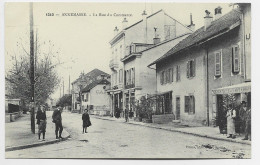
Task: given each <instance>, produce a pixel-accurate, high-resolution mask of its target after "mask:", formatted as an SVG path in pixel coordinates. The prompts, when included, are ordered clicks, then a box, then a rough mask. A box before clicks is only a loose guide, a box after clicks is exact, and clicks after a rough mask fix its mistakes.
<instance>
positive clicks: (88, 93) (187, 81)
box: [4, 2, 252, 159]
mask: <svg viewBox="0 0 260 165" xmlns="http://www.w3.org/2000/svg"><path fill="white" fill-rule="evenodd" d="M13 11H15V12H13ZM4 14H5V158H6V159H27V158H32V159H38V158H44V159H49V158H57V159H69V158H72V159H78V158H79V159H251V158H252V156H251V143H252V137H251V3H221V4H217V3H203V4H202V3H194V4H192V5H191V4H189V3H139V4H138V3H103V2H102V3H94V2H92V3H90V2H89V3H40V2H37V3H36V2H27V3H5V13H4ZM18 16H19V20H18V19H17V18H18Z"/></svg>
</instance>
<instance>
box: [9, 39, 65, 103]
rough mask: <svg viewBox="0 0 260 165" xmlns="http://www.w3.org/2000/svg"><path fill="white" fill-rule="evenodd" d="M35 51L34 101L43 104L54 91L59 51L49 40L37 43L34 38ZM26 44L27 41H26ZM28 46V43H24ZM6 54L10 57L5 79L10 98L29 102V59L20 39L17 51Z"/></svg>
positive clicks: (56, 83)
mask: <svg viewBox="0 0 260 165" xmlns="http://www.w3.org/2000/svg"><path fill="white" fill-rule="evenodd" d="M35 42H36V44H35V45H36V46H35V47H36V48H35V49H36V51H35V103H36V104H43V103H45V101H46V100H47V99H48V97H49V96H50V95H51V94H52V93H53V92H54V91H55V89H56V88H57V86H58V84H59V83H60V78H59V77H58V74H57V72H56V67H57V66H58V65H60V64H61V62H60V60H59V51H57V50H55V49H54V44H53V43H52V42H51V41H49V42H43V43H41V44H40V43H39V41H37V38H36V41H35ZM27 44H28V43H27ZM26 46H27V47H28V45H26ZM7 55H10V56H11V57H12V60H11V68H10V69H9V70H7V71H6V76H5V80H6V82H7V83H8V85H9V86H10V88H9V90H11V91H9V92H10V93H11V96H10V97H11V98H20V99H23V100H24V101H25V103H26V104H28V103H29V102H30V97H31V94H30V90H31V88H30V68H29V67H30V59H29V53H28V51H27V50H26V48H25V47H24V46H23V42H22V40H20V42H17V51H16V52H13V53H12V54H9V53H8V52H7Z"/></svg>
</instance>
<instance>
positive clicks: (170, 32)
mask: <svg viewBox="0 0 260 165" xmlns="http://www.w3.org/2000/svg"><path fill="white" fill-rule="evenodd" d="M175 30H176V28H175V25H165V26H164V35H165V39H166V40H167V39H170V38H174V37H175Z"/></svg>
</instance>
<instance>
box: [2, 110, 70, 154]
mask: <svg viewBox="0 0 260 165" xmlns="http://www.w3.org/2000/svg"><path fill="white" fill-rule="evenodd" d="M46 115H47V127H46V133H45V140H46V141H38V133H37V132H38V125H37V124H36V126H35V134H33V133H32V132H31V121H30V115H29V114H23V115H22V116H21V117H20V118H18V119H17V120H16V121H15V122H11V123H5V151H13V150H19V149H24V148H30V147H36V146H41V145H46V144H52V143H56V142H59V141H60V140H56V136H55V124H54V123H52V120H51V115H52V111H47V112H46ZM35 122H36V120H35ZM69 136H70V135H69V133H68V132H67V131H66V130H65V129H63V132H62V137H63V138H64V139H62V141H63V140H67V139H68V138H69ZM41 139H42V135H41Z"/></svg>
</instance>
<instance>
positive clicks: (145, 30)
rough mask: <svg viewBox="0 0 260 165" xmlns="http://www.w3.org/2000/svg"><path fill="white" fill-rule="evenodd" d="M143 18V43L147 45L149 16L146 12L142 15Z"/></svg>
mask: <svg viewBox="0 0 260 165" xmlns="http://www.w3.org/2000/svg"><path fill="white" fill-rule="evenodd" d="M142 17H143V35H144V37H143V39H144V40H143V43H147V14H146V11H145V10H144V11H143V13H142Z"/></svg>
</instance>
